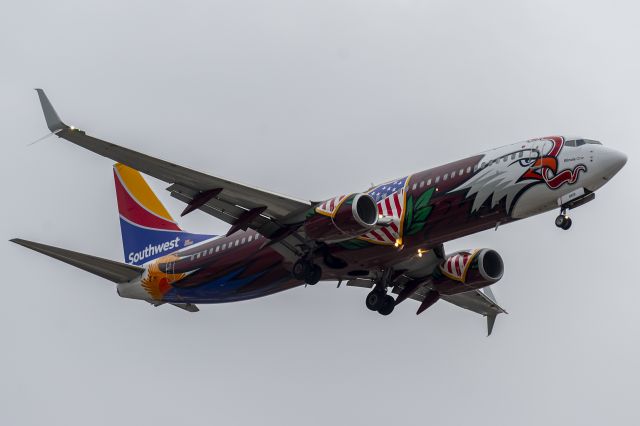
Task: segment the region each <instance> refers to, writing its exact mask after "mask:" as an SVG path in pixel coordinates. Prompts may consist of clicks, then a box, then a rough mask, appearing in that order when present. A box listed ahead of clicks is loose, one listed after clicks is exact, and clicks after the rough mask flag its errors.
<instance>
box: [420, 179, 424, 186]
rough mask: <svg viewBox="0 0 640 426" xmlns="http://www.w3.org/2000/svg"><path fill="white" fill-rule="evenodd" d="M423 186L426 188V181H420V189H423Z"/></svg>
mask: <svg viewBox="0 0 640 426" xmlns="http://www.w3.org/2000/svg"><path fill="white" fill-rule="evenodd" d="M423 186H424V181H423V180H421V181H420V188H422V187H423Z"/></svg>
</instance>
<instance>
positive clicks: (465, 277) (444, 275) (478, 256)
mask: <svg viewBox="0 0 640 426" xmlns="http://www.w3.org/2000/svg"><path fill="white" fill-rule="evenodd" d="M503 273H504V262H503V261H502V257H500V255H499V254H498V252H497V251H495V250H492V249H487V248H483V249H477V250H464V251H459V252H456V253H453V254H450V255H447V257H446V259H445V260H444V261H443V262H442V263H440V265H438V267H437V268H436V270H435V271H434V272H433V282H432V284H433V287H434V289H435V290H436V291H437V292H438V293H441V294H455V293H462V292H465V291H470V290H475V289H478V288H482V287H486V286H488V285H491V284H493V283H495V282H497V281H499V280H500V278H502V275H503Z"/></svg>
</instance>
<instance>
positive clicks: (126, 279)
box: [11, 89, 627, 335]
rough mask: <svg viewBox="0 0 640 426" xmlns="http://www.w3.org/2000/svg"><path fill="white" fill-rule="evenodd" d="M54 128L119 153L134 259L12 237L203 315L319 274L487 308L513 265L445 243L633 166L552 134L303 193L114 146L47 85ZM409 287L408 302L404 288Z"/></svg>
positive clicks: (490, 315)
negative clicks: (57, 103)
mask: <svg viewBox="0 0 640 426" xmlns="http://www.w3.org/2000/svg"><path fill="white" fill-rule="evenodd" d="M36 91H37V93H38V96H39V100H40V104H41V107H42V110H43V113H44V117H45V121H46V124H47V126H48V128H49V130H50V131H51V134H54V135H56V136H57V137H58V138H62V139H65V140H67V141H69V142H71V143H74V144H76V145H78V146H80V147H82V148H85V149H88V150H90V151H93V152H94V153H96V154H99V155H102V156H104V157H107V158H109V159H111V160H113V161H115V162H116V164H115V165H114V166H113V174H114V180H115V187H116V198H117V204H118V212H119V215H120V227H121V233H122V243H123V250H124V262H116V261H112V260H108V259H103V258H99V257H95V256H91V255H88V254H83V253H78V252H73V251H70V250H65V249H62V248H57V247H53V246H49V245H45V244H41V243H37V242H32V241H26V240H23V239H17V238H16V239H12V240H11V241H12V242H14V243H17V244H20V245H22V246H25V247H27V248H29V249H32V250H35V251H37V252H40V253H43V254H45V255H47V256H50V257H53V258H55V259H58V260H61V261H62V262H65V263H68V264H70V265H73V266H75V267H78V268H80V269H83V270H85V271H87V272H90V273H92V274H95V275H98V276H100V277H103V278H105V279H107V280H110V281H112V282H114V283H116V284H117V287H116V288H117V293H118V295H119V296H121V297H124V298H130V299H139V300H143V301H145V302H148V303H150V304H152V305H154V306H160V305H164V304H169V305H174V306H176V307H179V308H182V309H184V310H186V311H190V312H196V311H198V310H199V308H198V306H197V305H198V304H207V303H224V302H235V301H241V300H248V299H253V298H257V297H262V296H267V295H270V294H274V293H277V292H280V291H284V290H289V289H293V288H296V287H299V286H302V285H305V286H306V285H314V284H316V283H318V282H319V281H338V287H339V286H340V284H341V283H342V282H343V281H347V285H349V286H355V287H363V288H367V289H370V290H371V291H370V292H369V293H368V295H367V297H366V299H365V302H366V303H365V304H366V307H367V308H368V309H370V310H371V311H376V312H378V313H380V314H382V315H389V314H391V313H392V312H393V310H394V308H395V307H396V306H397V305H399V304H400V303H402V302H403V301H405V300H407V299H413V300H416V301H417V302H419V303H420V305H419V307H418V310H417V314H420V313H422V312H424V311H425V310H426V309H428V308H429V307H430V306H432V305H433V304H434V303H436V302H437V301H438V300H444V301H446V302H449V303H452V304H454V305H457V306H459V307H462V308H465V309H468V310H470V311H473V312H476V313H478V314H481V315H483V316H485V317H486V321H487V335H490V334H491V332H492V330H493V326H494V323H495V319H496V316H497V315H499V314H501V313H505V312H506V311H505V310H504V309H503V308H502V307H500V306H499V305H498V303H497V302H496V300H495V297H494V296H493V293H492V291H491V290H490V286H491V285H493V284H495V283H496V282H498V281H499V280H500V279H501V278H502V276H503V273H504V262H503V260H502V258H501V256H500V254H498V252H496V251H495V250H493V249H489V248H478V249H464V250H458V251H453V252H450V253H447V252H445V249H444V243H446V242H448V241H450V240H453V239H455V238H460V237H463V236H466V235H470V234H474V233H477V232H480V231H483V230H487V229H491V228H496V229H497V228H498V226H502V225H506V224H508V223H511V222H514V221H517V220H521V219H525V218H528V217H531V216H534V215H537V214H540V213H544V212H547V211H551V210H554V209H555V210H558V211H559V215H558V216H557V218H556V220H555V225H556V226H557V227H558V228H561V229H563V230H568V229H569V228H570V227H571V224H572V222H571V218H570V217H569V215H568V211H569V210H571V209H574V208H576V207H579V206H581V205H583V204H585V203H587V202H590V201H592V200H593V199H594V198H595V191H596V190H598V189H600V187H602V186H603V185H604V184H605V183H607V182H608V181H609V180H610V179H611V178H612V177H613V176H614V175H615V174H616V173H617V172H618V171H620V169H622V167H623V166H624V165H625V163H626V161H627V157H626V155H625V154H623V153H621V152H618V151H616V150H614V149H612V148H608V147H605V146H604V145H602V144H601V143H600V142H598V141H595V140H591V139H585V138H578V137H563V136H549V137H542V138H536V139H530V140H527V141H524V142H517V143H514V144H510V145H506V146H502V147H499V148H495V149H491V150H488V151H485V152H481V153H479V154H476V155H471V156H469V157H465V158H463V159H460V160H457V161H454V162H451V163H448V164H445V165H442V166H439V167H435V168H431V169H428V170H424V171H421V172H417V173H413V174H409V175H406V176H402V177H400V178H397V179H393V180H390V181H387V182H384V183H381V184H379V185H374V186H372V187H370V188H368V189H366V190H364V191H361V192H352V193H345V194H341V195H338V196H336V197H333V198H330V199H328V200H324V201H307V200H299V199H295V198H292V197H288V196H285V195H280V194H276V193H274V192H271V191H266V190H263V189H258V188H256V187H252V186H247V185H243V184H240V183H237V182H233V181H230V180H226V179H223V178H221V177H217V176H212V175H209V174H205V173H202V172H198V171H195V170H191V169H189V168H186V167H182V166H179V165H177V164H173V163H171V162H168V161H165V160H161V159H158V158H154V157H151V156H148V155H145V154H142V153H139V152H136V151H133V150H131V149H128V148H125V147H122V146H119V145H115V144H112V143H110V142H106V141H103V140H100V139H97V138H94V137H92V136H89V135H87V134H86V133H85V131H83V130H81V129H78V128H76V127H73V126H69V125H67V124H65V123H64V122H63V121H62V120H61V119H60V117H59V116H58V114H57V112H56V111H55V109H54V108H53V106H52V104H51V102H50V101H49V99H48V98H47V96H46V94H45V92H44V91H43V90H42V89H36ZM141 173H144V174H146V175H149V176H152V177H154V178H156V179H159V180H161V181H164V182H166V183H168V184H169V185H170V186H169V187H168V188H167V190H168V191H169V193H170V195H171V196H172V197H174V198H176V199H177V200H179V201H182V202H184V203H185V204H186V206H185V208H184V210H183V211H182V214H181V216H184V215H186V214H189V213H191V212H193V211H195V210H200V211H202V212H204V213H207V214H209V215H211V216H213V217H214V218H217V219H219V220H222V221H224V222H226V223H228V224H229V225H230V228H229V230H228V232H227V233H226V235H222V236H216V235H207V234H195V233H190V232H187V231H184V230H183V229H182V228H180V226H179V225H178V223H177V222H176V221H175V220H174V219H173V217H172V216H171V214H170V213H169V211H168V210H167V209H166V208H165V206H164V205H163V204H162V203H161V202H160V200H159V199H158V197H157V196H156V195H155V194H154V193H153V191H152V190H151V188H150V187H149V185H148V184H147V183H146V181H145V179H144V178H143V176H142V174H141ZM393 295H396V297H393Z"/></svg>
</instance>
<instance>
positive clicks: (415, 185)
mask: <svg viewBox="0 0 640 426" xmlns="http://www.w3.org/2000/svg"><path fill="white" fill-rule="evenodd" d="M417 187H418V184H417V183H414V184H413V190H414V191H415V189H416V188H417Z"/></svg>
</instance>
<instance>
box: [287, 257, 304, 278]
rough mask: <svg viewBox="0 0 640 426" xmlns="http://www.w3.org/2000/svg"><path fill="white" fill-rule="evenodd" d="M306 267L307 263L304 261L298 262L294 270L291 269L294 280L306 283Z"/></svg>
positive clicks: (294, 265)
mask: <svg viewBox="0 0 640 426" xmlns="http://www.w3.org/2000/svg"><path fill="white" fill-rule="evenodd" d="M305 266H306V265H305V262H303V261H302V260H298V261H297V262H296V263H294V264H293V268H291V274H292V275H293V278H295V279H296V280H301V281H304V279H305V272H306V269H307V268H306V267H305Z"/></svg>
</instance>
